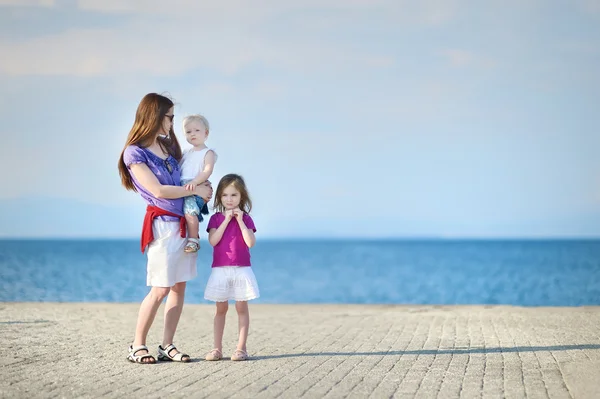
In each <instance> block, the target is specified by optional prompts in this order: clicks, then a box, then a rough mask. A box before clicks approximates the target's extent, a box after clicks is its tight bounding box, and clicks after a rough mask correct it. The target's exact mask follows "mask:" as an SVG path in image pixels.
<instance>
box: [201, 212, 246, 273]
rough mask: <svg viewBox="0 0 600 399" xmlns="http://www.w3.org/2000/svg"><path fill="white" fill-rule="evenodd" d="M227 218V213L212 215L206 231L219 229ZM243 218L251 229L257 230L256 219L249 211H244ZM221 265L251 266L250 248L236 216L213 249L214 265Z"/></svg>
mask: <svg viewBox="0 0 600 399" xmlns="http://www.w3.org/2000/svg"><path fill="white" fill-rule="evenodd" d="M224 220H225V215H223V214H222V213H221V212H217V213H215V214H214V215H212V216H211V217H210V220H209V221H208V226H207V227H206V231H207V232H209V231H210V229H217V228H219V226H220V225H221V223H223V221H224ZM242 220H243V221H244V223H245V224H246V227H248V228H249V229H250V230H252V231H254V232H256V227H254V221H253V220H252V218H251V217H250V215H248V214H247V213H244V216H243V217H242ZM220 266H250V248H248V246H247V245H246V242H245V241H244V237H243V236H242V229H240V225H239V224H238V222H237V220H235V218H232V219H231V221H230V222H229V224H228V225H227V227H226V228H225V232H223V237H221V241H219V243H218V244H217V245H215V248H214V249H213V263H212V267H220Z"/></svg>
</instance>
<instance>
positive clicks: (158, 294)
mask: <svg viewBox="0 0 600 399" xmlns="http://www.w3.org/2000/svg"><path fill="white" fill-rule="evenodd" d="M168 293H169V288H164V287H152V288H151V289H150V292H149V293H148V295H146V297H145V298H144V300H143V301H142V304H141V305H140V310H139V312H138V319H137V325H136V327H135V338H134V340H133V346H139V345H146V338H147V337H148V331H150V327H151V326H152V322H153V321H154V318H155V317H156V311H157V310H158V308H159V307H160V304H161V302H162V300H163V299H164V298H165V296H167V294H168ZM144 352H145V351H140V352H139V353H138V354H139V355H142V354H144ZM144 361H149V359H145V360H144Z"/></svg>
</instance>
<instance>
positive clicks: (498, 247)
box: [0, 239, 600, 306]
mask: <svg viewBox="0 0 600 399" xmlns="http://www.w3.org/2000/svg"><path fill="white" fill-rule="evenodd" d="M251 252H252V268H253V270H254V273H255V275H256V278H257V280H258V283H259V287H260V291H261V297H260V298H259V299H257V300H255V301H254V302H256V303H271V304H298V303H303V304H437V305H451V304H486V305H497V304H506V305H518V306H584V305H600V240H593V239H589V240H574V239H572V240H454V239H447V240H446V239H430V240H429V239H428V240H409V239H402V240H392V239H389V240H373V239H364V240H361V239H352V240H341V239H340V240H336V239H314V240H275V239H272V240H259V241H258V242H257V244H256V246H255V247H254V248H252V251H251ZM211 257H212V248H211V247H210V245H209V244H208V243H207V242H206V241H203V242H202V248H201V250H200V252H199V258H198V277H197V278H195V279H194V280H192V281H190V282H189V283H188V288H187V290H186V303H209V302H208V301H206V300H204V299H203V292H204V286H205V284H206V281H207V279H208V276H209V274H210V262H211ZM145 270H146V257H145V255H143V254H142V253H141V252H140V249H139V240H137V239H131V240H128V239H127V240H125V239H124V240H106V239H102V240H91V239H89V240H59V239H53V240H32V239H27V240H16V239H15V240H8V239H6V240H0V301H2V302H21V301H27V302H31V301H33V302H141V300H142V299H143V298H144V296H145V295H146V294H147V292H148V287H146V285H145V284H146V273H145Z"/></svg>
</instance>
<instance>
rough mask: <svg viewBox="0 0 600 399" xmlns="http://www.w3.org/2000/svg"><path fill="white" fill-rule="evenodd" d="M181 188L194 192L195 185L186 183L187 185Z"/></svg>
mask: <svg viewBox="0 0 600 399" xmlns="http://www.w3.org/2000/svg"><path fill="white" fill-rule="evenodd" d="M183 187H185V189H186V190H187V191H194V189H195V188H196V185H195V184H193V183H188V184H186V185H185V186H183Z"/></svg>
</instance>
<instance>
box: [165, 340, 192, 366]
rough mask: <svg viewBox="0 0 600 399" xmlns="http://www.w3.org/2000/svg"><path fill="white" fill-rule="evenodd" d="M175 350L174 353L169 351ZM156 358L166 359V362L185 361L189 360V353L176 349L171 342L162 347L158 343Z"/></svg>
mask: <svg viewBox="0 0 600 399" xmlns="http://www.w3.org/2000/svg"><path fill="white" fill-rule="evenodd" d="M173 351H175V354H174V355H171V352H173ZM158 360H160V361H167V362H182V363H187V362H189V361H191V360H192V359H190V356H189V355H186V354H185V353H181V352H179V351H178V350H177V348H176V347H175V345H173V344H171V345H169V346H167V347H166V348H164V349H163V347H162V345H158Z"/></svg>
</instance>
